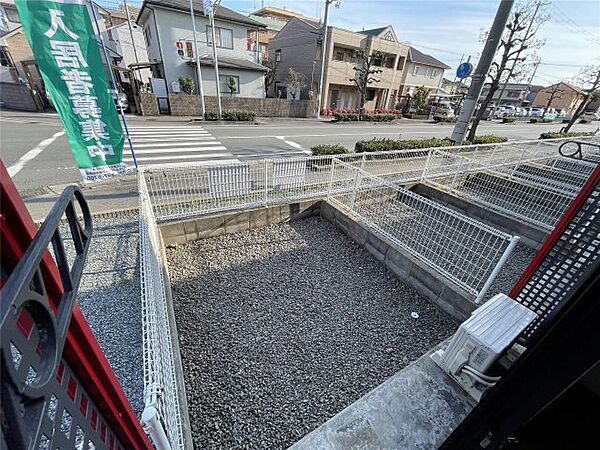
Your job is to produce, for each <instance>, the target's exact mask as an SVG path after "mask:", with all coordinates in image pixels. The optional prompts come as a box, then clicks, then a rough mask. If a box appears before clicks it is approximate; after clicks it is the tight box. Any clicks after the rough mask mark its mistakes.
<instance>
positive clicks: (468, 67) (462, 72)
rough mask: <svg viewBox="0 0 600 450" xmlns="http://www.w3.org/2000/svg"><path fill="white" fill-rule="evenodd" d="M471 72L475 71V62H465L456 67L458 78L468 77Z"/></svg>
mask: <svg viewBox="0 0 600 450" xmlns="http://www.w3.org/2000/svg"><path fill="white" fill-rule="evenodd" d="M471 72H473V64H471V63H468V62H464V63H462V64H461V65H460V66H458V69H456V76H457V77H458V78H467V77H468V76H469V75H471Z"/></svg>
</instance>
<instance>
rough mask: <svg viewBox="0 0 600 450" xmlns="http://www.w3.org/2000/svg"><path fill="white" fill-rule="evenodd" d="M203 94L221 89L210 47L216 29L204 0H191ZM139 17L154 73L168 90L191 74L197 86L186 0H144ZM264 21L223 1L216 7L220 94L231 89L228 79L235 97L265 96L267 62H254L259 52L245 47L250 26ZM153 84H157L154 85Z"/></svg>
mask: <svg viewBox="0 0 600 450" xmlns="http://www.w3.org/2000/svg"><path fill="white" fill-rule="evenodd" d="M193 10H194V19H195V21H196V30H197V41H198V50H199V53H200V66H201V74H202V81H203V87H204V95H210V96H214V95H216V94H217V89H216V83H215V81H216V80H215V70H214V61H213V52H212V32H211V28H210V24H209V18H208V14H205V13H204V10H203V7H202V1H201V0H194V1H193ZM137 23H138V24H139V25H141V26H142V28H143V29H144V36H145V39H146V47H147V48H148V57H149V60H150V61H149V62H150V63H151V64H150V65H151V66H152V76H153V77H154V78H158V79H164V80H165V82H166V90H167V91H168V92H176V90H174V89H173V87H174V82H177V81H178V80H179V78H180V77H183V76H188V77H191V78H192V79H193V80H194V81H195V83H196V86H198V80H197V79H196V55H195V54H194V51H195V45H194V34H193V27H192V21H191V16H190V2H189V1H188V0H145V1H144V3H143V5H142V8H141V10H140V13H139V15H138V19H137ZM264 27H265V26H264V25H262V24H260V23H258V22H256V21H254V20H252V19H250V18H248V17H246V16H244V15H242V14H238V13H237V12H235V11H232V10H231V9H228V8H225V7H224V6H218V7H217V8H216V9H215V35H216V38H215V41H216V46H217V57H218V63H219V82H220V87H221V95H230V94H231V91H230V89H229V85H230V80H233V82H234V85H235V89H234V92H233V93H232V94H233V95H234V96H236V97H258V98H262V97H264V96H265V83H264V74H265V72H266V71H267V68H266V67H264V66H262V65H260V64H258V63H256V62H255V61H256V54H255V52H252V51H248V50H247V39H248V32H249V31H252V30H260V29H263V28H264ZM153 86H154V85H153ZM196 92H197V90H196Z"/></svg>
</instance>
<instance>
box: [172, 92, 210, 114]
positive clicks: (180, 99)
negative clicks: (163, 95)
mask: <svg viewBox="0 0 600 450" xmlns="http://www.w3.org/2000/svg"><path fill="white" fill-rule="evenodd" d="M169 108H170V109H171V115H172V116H199V115H201V114H202V105H201V103H200V96H198V95H188V94H169Z"/></svg>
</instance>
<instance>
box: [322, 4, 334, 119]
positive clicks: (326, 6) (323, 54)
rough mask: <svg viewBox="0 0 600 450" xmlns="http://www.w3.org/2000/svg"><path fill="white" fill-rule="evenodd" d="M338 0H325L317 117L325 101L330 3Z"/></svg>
mask: <svg viewBox="0 0 600 450" xmlns="http://www.w3.org/2000/svg"><path fill="white" fill-rule="evenodd" d="M334 1H336V0H325V14H324V17H323V37H322V38H321V76H320V79H319V89H318V92H317V119H318V118H319V117H321V102H322V101H323V99H322V97H323V81H324V78H325V60H326V55H327V53H326V52H327V20H328V19H329V5H330V4H331V3H333V2H334Z"/></svg>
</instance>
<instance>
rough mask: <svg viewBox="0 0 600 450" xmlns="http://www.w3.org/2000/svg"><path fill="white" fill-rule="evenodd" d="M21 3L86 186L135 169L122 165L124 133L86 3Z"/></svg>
mask: <svg viewBox="0 0 600 450" xmlns="http://www.w3.org/2000/svg"><path fill="white" fill-rule="evenodd" d="M15 3H16V5H17V9H18V10H19V15H20V16H21V23H22V25H23V30H24V31H25V35H26V36H27V39H28V40H29V44H30V45H31V49H32V50H33V54H34V56H35V61H36V63H37V65H38V68H39V70H40V72H41V74H42V77H43V79H44V83H45V85H46V89H47V91H48V94H49V96H50V99H51V100H52V103H53V104H54V107H55V108H56V111H57V112H58V115H59V117H60V119H61V121H62V123H63V126H64V128H65V131H66V133H67V138H68V140H69V144H70V146H71V151H72V152H73V155H74V156H75V161H76V162H77V165H78V166H79V170H80V172H81V176H82V177H83V181H85V182H87V183H90V182H94V181H99V180H103V179H105V178H109V177H112V176H116V175H123V174H125V173H128V172H131V171H132V170H134V168H133V167H131V166H128V165H126V164H124V163H123V162H122V157H123V143H124V136H123V129H122V128H121V124H120V123H119V116H118V115H117V110H116V107H115V103H114V100H113V97H112V95H111V94H110V91H109V88H110V85H109V83H108V80H107V79H106V74H105V71H104V67H103V65H102V59H101V57H100V50H99V48H98V42H97V41H96V36H95V33H94V28H93V27H92V22H91V20H90V16H89V14H88V9H87V8H88V7H87V5H86V2H85V1H84V0H55V1H52V0H16V1H15ZM109 70H111V69H110V68H109Z"/></svg>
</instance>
